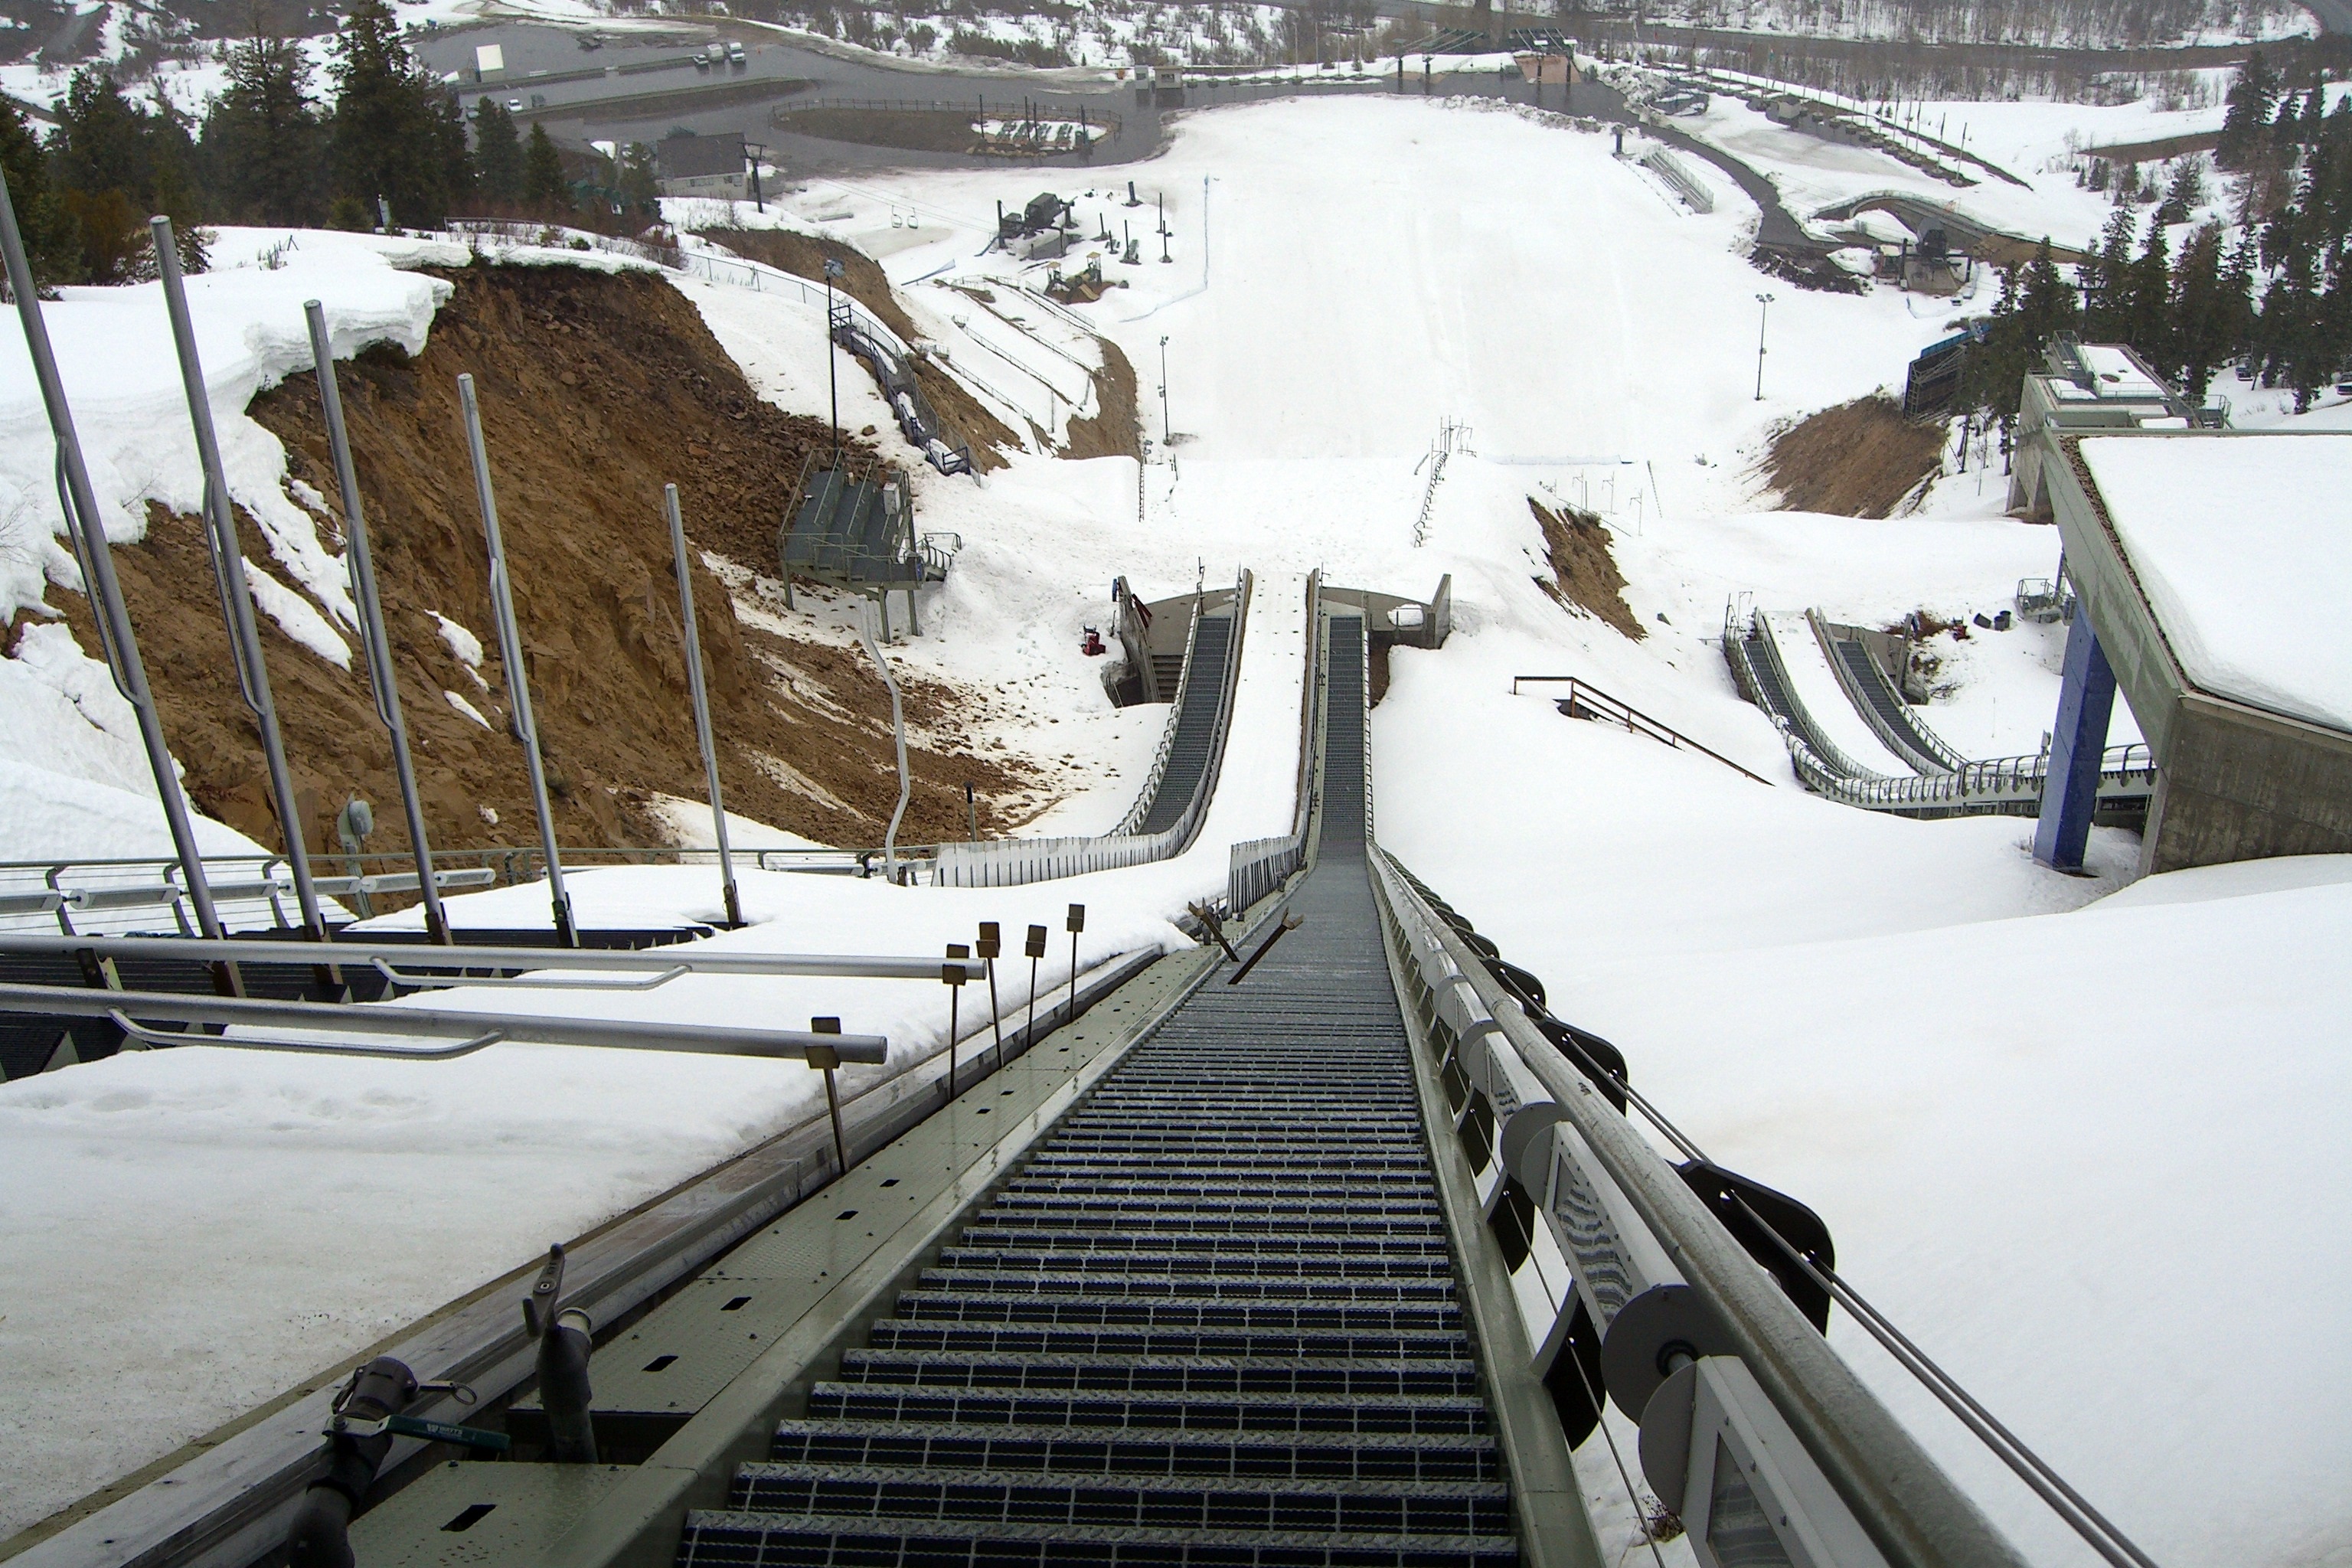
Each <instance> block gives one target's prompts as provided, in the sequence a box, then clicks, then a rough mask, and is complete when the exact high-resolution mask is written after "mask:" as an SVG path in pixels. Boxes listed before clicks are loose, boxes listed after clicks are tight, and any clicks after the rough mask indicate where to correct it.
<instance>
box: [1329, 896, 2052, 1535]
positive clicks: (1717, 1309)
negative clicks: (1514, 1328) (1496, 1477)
mask: <svg viewBox="0 0 2352 1568" xmlns="http://www.w3.org/2000/svg"><path fill="white" fill-rule="evenodd" d="M1372 868H1373V885H1374V888H1375V889H1376V892H1377V895H1378V898H1379V901H1380V904H1381V914H1382V920H1383V923H1384V925H1385V926H1386V928H1387V934H1388V937H1389V940H1390V942H1391V954H1392V963H1393V964H1394V966H1395V968H1396V971H1397V974H1398V980H1399V988H1400V990H1401V991H1402V993H1404V1000H1405V1002H1406V1008H1407V1013H1408V1015H1409V1022H1410V1023H1411V1024H1412V1026H1414V1033H1415V1034H1416V1035H1417V1037H1419V1042H1420V1044H1421V1046H1422V1047H1424V1048H1426V1050H1427V1051H1428V1052H1429V1053H1430V1055H1431V1056H1432V1057H1433V1058H1436V1060H1437V1061H1438V1062H1439V1063H1440V1064H1442V1066H1441V1068H1440V1075H1439V1076H1440V1079H1441V1082H1442V1085H1443V1088H1444V1097H1445V1100H1446V1102H1447V1104H1448V1105H1449V1106H1450V1108H1451V1110H1452V1112H1453V1115H1454V1130H1455V1131H1457V1132H1458V1133H1459V1134H1460V1136H1461V1137H1462V1139H1463V1142H1464V1152H1465V1154H1466V1155H1467V1156H1468V1159H1469V1163H1470V1166H1471V1168H1472V1170H1473V1172H1474V1173H1475V1180H1476V1184H1477V1191H1478V1195H1479V1198H1480V1201H1481V1202H1482V1204H1483V1205H1484V1207H1485V1211H1486V1215H1487V1216H1488V1218H1489V1220H1490V1222H1491V1224H1492V1226H1493V1228H1494V1230H1495V1232H1496V1238H1500V1237H1504V1236H1505V1235H1506V1233H1509V1234H1511V1235H1513V1236H1515V1237H1517V1243H1516V1245H1511V1246H1507V1247H1504V1261H1505V1262H1506V1263H1507V1265H1508V1266H1509V1269H1508V1271H1509V1275H1510V1279H1511V1284H1512V1287H1513V1292H1512V1293H1513V1303H1512V1304H1513V1306H1514V1307H1515V1308H1516V1310H1517V1313H1518V1315H1519V1318H1520V1321H1521V1322H1522V1323H1523V1324H1524V1325H1525V1328H1526V1331H1527V1343H1528V1346H1529V1347H1530V1348H1531V1349H1532V1351H1533V1352H1534V1353H1535V1355H1536V1356H1537V1358H1538V1368H1537V1370H1538V1372H1539V1373H1540V1372H1543V1371H1545V1370H1546V1369H1547V1368H1551V1369H1557V1368H1559V1365H1560V1364H1561V1363H1562V1362H1563V1361H1566V1362H1569V1363H1572V1364H1573V1368H1574V1370H1575V1371H1576V1372H1577V1373H1578V1375H1579V1376H1580V1377H1581V1378H1583V1379H1585V1380H1586V1382H1587V1384H1588V1388H1587V1392H1588V1394H1590V1397H1591V1399H1592V1401H1593V1402H1594V1405H1595V1407H1596V1408H1597V1405H1598V1403H1599V1402H1600V1401H1601V1399H1603V1398H1606V1399H1607V1400H1608V1401H1609V1402H1610V1403H1612V1404H1615V1405H1617V1406H1618V1408H1619V1409H1620V1410H1621V1411H1622V1412H1623V1413H1624V1414H1625V1415H1627V1416H1628V1417H1629V1418H1631V1419H1633V1420H1634V1421H1635V1422H1637V1423H1638V1424H1639V1425H1640V1426H1641V1428H1642V1431H1643V1440H1642V1445H1641V1462H1642V1464H1643V1468H1644V1470H1645V1472H1646V1473H1647V1474H1648V1476H1649V1479H1650V1480H1651V1482H1652V1484H1653V1485H1654V1487H1655V1488H1656V1489H1657V1490H1658V1493H1659V1495H1660V1497H1661V1498H1662V1500H1664V1506H1665V1508H1666V1509H1667V1510H1669V1511H1671V1512H1673V1513H1675V1514H1676V1515H1678V1516H1680V1518H1681V1519H1682V1521H1683V1522H1684V1523H1685V1525H1686V1526H1688V1527H1689V1528H1690V1529H1691V1531H1692V1533H1693V1535H1694V1537H1695V1538H1696V1539H1700V1540H1706V1541H1709V1542H1710V1543H1713V1542H1715V1541H1717V1539H1719V1538H1717V1536H1716V1535H1715V1534H1714V1532H1713V1531H1712V1530H1711V1529H1710V1519H1709V1517H1708V1515H1709V1514H1710V1512H1711V1510H1712V1505H1713V1502H1714V1501H1716V1500H1719V1499H1720V1497H1721V1493H1720V1492H1719V1491H1716V1490H1715V1489H1713V1488H1710V1487H1709V1486H1707V1485H1706V1481H1707V1479H1709V1477H1710V1476H1711V1475H1712V1467H1713V1465H1714V1463H1715V1454H1716V1451H1717V1449H1716V1445H1717V1443H1718V1442H1725V1443H1727V1444H1728V1445H1729V1448H1730V1451H1732V1452H1733V1453H1735V1454H1736V1455H1738V1456H1739V1457H1741V1458H1745V1459H1748V1460H1749V1461H1750V1464H1749V1465H1748V1466H1744V1467H1743V1468H1748V1476H1747V1477H1746V1478H1745V1479H1747V1480H1748V1484H1749V1486H1750V1487H1751V1488H1752V1489H1754V1490H1755V1492H1756V1496H1755V1499H1754V1500H1753V1501H1752V1502H1751V1503H1750V1504H1749V1506H1750V1507H1758V1506H1759V1505H1760V1511H1761V1518H1759V1517H1758V1516H1756V1515H1750V1516H1749V1521H1750V1523H1751V1524H1757V1525H1761V1524H1762V1520H1763V1519H1770V1518H1776V1519H1778V1520H1779V1521H1780V1525H1781V1527H1782V1529H1783V1530H1784V1531H1788V1532H1790V1534H1792V1535H1794V1536H1796V1537H1798V1538H1801V1539H1802V1540H1804V1541H1805V1542H1807V1543H1808V1545H1809V1546H1810V1547H1811V1551H1810V1552H1807V1553H1806V1554H1804V1555H1803V1556H1802V1557H1801V1559H1800V1560H1801V1561H1806V1562H1812V1563H1823V1564H1827V1563H1836V1564H1839V1565H1841V1568H1861V1565H1864V1564H1872V1565H1875V1564H1895V1565H1898V1568H1931V1565H1932V1568H2021V1561H2022V1560H2021V1558H2020V1557H2019V1556H2018V1554H2017V1552H2016V1551H2015V1549H2014V1548H2013V1547H2011V1545H2010V1543H2009V1542H2007V1541H2005V1540H2004V1539H2003V1538H2002V1537H2001V1536H2000V1532H1999V1531H1996V1530H1995V1529H1994V1527H1993V1526H1992V1524H1991V1523H1990V1521H1988V1520H1987V1519H1986V1518H1985V1517H1984V1515H1983V1514H1982V1512H1981V1511H1980V1510H1979V1509H1978V1508H1977V1506H1976V1504H1975V1503H1974V1501H1973V1500H1970V1499H1969V1497H1968V1496H1967V1495H1965V1494H1964V1493H1962V1492H1961V1491H1960V1489H1958V1486H1957V1485H1955V1484H1954V1483H1953V1481H1952V1480H1951V1479H1950V1478H1949V1477H1948V1476H1947V1475H1946V1474H1945V1473H1944V1471H1943V1470H1942V1468H1940V1467H1939V1466H1937V1463H1936V1462H1935V1461H1934V1460H1933V1459H1932V1458H1929V1457H1928V1455H1927V1451H1926V1450H1925V1449H1924V1448H1923V1447H1921V1446H1920V1444H1919V1442H1918V1440H1917V1439H1916V1437H1914V1436H1912V1435H1911V1433H1910V1432H1909V1431H1908V1430H1907V1429H1906V1428H1905V1427H1904V1426H1902V1425H1901V1424H1900V1423H1899V1422H1897V1421H1896V1419H1895V1416H1894V1415H1892V1413H1890V1412H1889V1411H1888V1410H1887V1409H1886V1407H1885V1405H1883V1404H1881V1403H1880V1401H1879V1400H1878V1398H1877V1396H1876V1395H1875V1394H1873V1393H1872V1392H1871V1391H1870V1390H1869V1389H1868V1388H1866V1387H1865V1386H1864V1384H1863V1383H1862V1381H1861V1380H1860V1378H1859V1377H1858V1376H1856V1374H1855V1373H1854V1372H1853V1369H1852V1368H1851V1367H1850V1366H1848V1365H1847V1364H1846V1363H1845V1362H1844V1361H1843V1359H1841V1358H1840V1357H1839V1356H1838V1355H1837V1354H1836V1352H1833V1351H1832V1350H1831V1349H1830V1347H1829V1343H1828V1342H1827V1340H1826V1339H1824V1338H1823V1336H1822V1333H1821V1332H1820V1331H1817V1330H1816V1329H1815V1328H1814V1326H1813V1325H1812V1323H1811V1322H1809V1321H1806V1319H1805V1318H1804V1316H1803V1315H1802V1314H1801V1312H1800V1311H1799V1310H1798V1308H1797V1306H1796V1304H1795V1303H1794V1302H1793V1301H1792V1300H1790V1297H1789V1296H1788V1294H1786V1292H1785V1291H1784V1290H1783V1289H1782V1288H1781V1286H1780V1284H1779V1283H1777V1282H1776V1281H1775V1280H1774V1279H1773V1278H1772V1276H1771V1275H1770V1274H1768V1273H1767V1272H1766V1271H1765V1270H1764V1268H1761V1267H1759V1264H1758V1263H1757V1261H1756V1260H1755V1259H1754V1258H1751V1257H1750V1256H1749V1254H1748V1251H1747V1250H1746V1248H1745V1247H1742V1246H1741V1244H1740V1243H1739V1242H1738V1240H1736V1239H1735V1238H1734V1237H1733V1236H1732V1235H1731V1233H1730V1232H1729V1231H1728V1230H1727V1229H1726V1228H1725V1226H1724V1224H1723V1223H1722V1222H1721V1221H1720V1220H1719V1219H1718V1218H1717V1216H1716V1215H1713V1214H1711V1213H1710V1212H1709V1211H1708V1210H1707V1208H1706V1206H1705V1205H1704V1204H1703V1203H1702V1202H1701V1200H1700V1198H1699V1197H1698V1196H1697V1194H1696V1193H1695V1192H1694V1190H1693V1188H1692V1187H1691V1186H1690V1185H1689V1184H1687V1183H1685V1180H1684V1179H1683V1176H1682V1174H1681V1173H1679V1172H1677V1171H1676V1170H1675V1169H1674V1168H1673V1167H1671V1166H1669V1165H1668V1164H1667V1163H1665V1161H1664V1160H1663V1159H1661V1158H1660V1157H1659V1155H1658V1153H1657V1152H1655V1151H1654V1149H1653V1148H1652V1146H1651V1145H1650V1143H1649V1142H1647V1141H1646V1139H1645V1138H1644V1137H1643V1135H1642V1134H1641V1133H1640V1132H1639V1131H1636V1130H1635V1129H1634V1128H1633V1126H1632V1124H1631V1123H1630V1122H1628V1121H1626V1119H1625V1118H1624V1116H1623V1115H1622V1114H1621V1113H1620V1112H1619V1111H1618V1110H1615V1109H1613V1108H1612V1102H1611V1100H1610V1098H1609V1097H1608V1096H1607V1095H1606V1094H1604V1092H1603V1091H1602V1090H1603V1089H1605V1088H1608V1087H1612V1086H1611V1085H1596V1082H1595V1080H1594V1079H1592V1078H1591V1077H1590V1076H1588V1075H1587V1074H1586V1073H1584V1072H1582V1071H1580V1069H1579V1068H1578V1067H1577V1066H1575V1065H1573V1064H1571V1062H1570V1059H1569V1058H1568V1057H1566V1056H1565V1055H1563V1054H1562V1051H1561V1049H1560V1048H1559V1047H1555V1046H1554V1045H1553V1044H1552V1043H1551V1041H1550V1040H1549V1038H1547V1037H1546V1035H1545V1033H1544V1032H1542V1031H1540V1030H1538V1027H1537V1026H1536V1024H1535V1021H1534V1020H1533V1018H1531V1017H1530V1016H1529V1014H1528V1011H1527V1009H1526V1006H1525V1005H1524V1004H1523V1003H1522V1001H1521V1000H1520V999H1519V998H1517V997H1516V996H1515V995H1514V994H1512V992H1511V991H1510V990H1509V989H1508V988H1507V987H1506V986H1504V985H1503V984H1501V983H1500V982H1499V981H1498V980H1496V977H1495V975H1494V973H1492V972H1491V971H1490V970H1489V968H1488V967H1487V964H1486V961H1485V960H1484V959H1483V958H1481V957H1480V955H1479V954H1478V953H1477V952H1475V951H1474V950H1473V949H1472V948H1471V947H1470V946H1469V945H1468V944H1467V943H1466V942H1464V941H1463V939H1462V937H1461V936H1460V935H1459V934H1458V933H1457V932H1456V931H1454V930H1453V929H1452V928H1451V927H1449V926H1448V925H1447V923H1446V922H1445V921H1443V920H1441V919H1440V918H1438V916H1437V915H1436V914H1435V913H1434V912H1433V910H1431V908H1430V907H1429V906H1428V904H1427V903H1426V902H1425V901H1424V900H1423V898H1422V896H1421V895H1420V894H1419V892H1418V891H1416V889H1414V888H1413V887H1412V885H1410V883H1409V880H1408V879H1407V878H1406V877H1405V876H1404V875H1403V874H1402V868H1401V867H1399V866H1397V865H1396V864H1395V862H1393V861H1392V860H1391V858H1389V857H1388V856H1387V855H1386V854H1385V852H1376V853H1375V854H1374V855H1373V857H1372ZM1613 1087H1615V1088H1617V1089H1620V1090H1621V1091H1622V1089H1623V1085H1622V1079H1621V1080H1616V1081H1615V1083H1614V1085H1613ZM1514 1254H1516V1256H1513V1255H1514ZM1580 1335H1581V1336H1589V1337H1591V1338H1597V1341H1598V1343H1597V1346H1595V1345H1593V1344H1591V1343H1588V1342H1585V1341H1584V1340H1583V1339H1580ZM1596 1349H1597V1352H1598V1353H1597V1355H1596V1354H1595V1353H1594V1352H1595V1350H1596ZM1569 1386H1570V1387H1571V1388H1573V1387H1574V1386H1575V1384H1569ZM1563 1408H1566V1403H1565V1402H1563ZM1766 1454H1769V1455H1770V1456H1771V1458H1772V1461H1773V1462H1772V1463H1771V1464H1769V1465H1765V1466H1762V1467H1761V1468H1757V1467H1755V1466H1754V1465H1753V1463H1752V1461H1753V1460H1755V1459H1757V1458H1762V1457H1763V1456H1764V1455H1766ZM1662 1472H1664V1473H1662ZM1682 1480H1687V1481H1688V1482H1689V1485H1688V1487H1687V1489H1685V1486H1683V1485H1678V1484H1676V1483H1677V1482H1678V1481H1682ZM1720 1484H1721V1483H1720V1482H1717V1486H1719V1485H1720ZM1711 1493H1712V1497H1711V1495H1710V1494H1711ZM1736 1521H1737V1514H1736V1512H1735V1513H1734V1514H1732V1515H1727V1518H1726V1519H1725V1521H1724V1523H1725V1525H1726V1526H1727V1527H1729V1526H1732V1525H1733V1524H1735V1523H1736ZM1763 1528H1766V1529H1768V1530H1769V1526H1763ZM1703 1560H1704V1559H1703ZM1761 1560H1763V1559H1760V1558H1759V1561H1761ZM1770 1560H1772V1561H1780V1560H1782V1558H1781V1557H1780V1556H1775V1557H1773V1558H1772V1559H1770ZM1742 1561H1746V1559H1745V1558H1743V1559H1742Z"/></svg>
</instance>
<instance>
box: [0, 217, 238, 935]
mask: <svg viewBox="0 0 2352 1568" xmlns="http://www.w3.org/2000/svg"><path fill="white" fill-rule="evenodd" d="M0 259H5V263H6V266H7V268H8V287H9V289H10V290H11V291H12V292H14V293H15V295H16V314H17V316H18V318H19V319H20V321H22V322H23V325H24V329H25V347H26V350H28V351H29V352H30V353H31V355H32V359H33V375H34V378H35V379H36V380H37V381H38V382H39V383H40V384H41V402H42V404H43V405H45V406H46V407H47V410H48V416H49V429H50V430H51V431H52V432H53V433H54V434H55V436H56V437H57V444H58V507H59V508H60V509H62V510H63V511H64V512H65V520H66V537H67V539H68V541H70V542H72V545H73V550H74V556H75V558H76V559H77V560H78V561H79V562H80V563H81V574H82V584H83V586H84V587H85V588H87V589H88V590H89V600H90V610H91V612H92V617H93V618H94V619H95V620H96V622H97V623H98V641H99V647H100V652H102V653H103V654H104V655H105V658H106V663H107V668H108V670H109V671H110V673H111V674H112V675H113V677H114V685H115V689H117V690H119V691H121V693H122V699H123V700H124V701H126V702H128V703H130V704H131V711H132V712H134V713H136V714H137V715H138V716H139V739H140V741H141V742H142V744H144V745H145V747H146V749H147V765H148V767H149V768H150V769H151V770H152V772H153V773H154V775H155V795H156V798H157V799H158V800H160V801H161V802H162V803H163V820H164V822H165V823H166V824H167V825H168V826H170V828H171V830H172V847H173V851H174V852H176V853H177V854H178V856H179V858H180V874H181V875H182V876H184V878H186V879H187V888H188V901H189V902H190V903H191V904H193V905H194V906H195V910H196V924H197V926H198V927H199V929H201V930H202V931H203V932H204V934H205V935H206V936H208V937H217V936H219V935H221V934H222V933H221V921H220V911H219V910H216V909H215V908H214V907H213V893H212V884H211V883H210V882H208V881H206V880H205V863H204V859H203V858H202V857H201V856H200V855H199V854H198V853H197V851H196V834H195V826H194V823H192V822H191V821H190V820H189V818H188V800H187V796H186V795H184V794H182V793H181V790H180V775H179V773H177V772H176V771H175V770H174V769H173V766H172V749H171V747H170V746H169V745H168V744H167V743H165V742H164V739H163V719H162V718H161V717H160V716H159V715H158V714H157V713H156V711H155V694H154V692H153V691H152V689H149V687H148V685H147V667H146V665H145V664H144V663H143V662H142V660H141V659H140V657H139V639H138V637H136V636H134V635H133V634H132V632H131V613H130V611H129V610H127V609H126V608H124V606H123V603H122V584H121V583H120V582H118V581H117V580H116V579H115V575H114V555H113V552H112V551H111V550H110V548H109V547H108V545H107V542H106V525H105V523H104V522H103V521H100V517H99V510H98V493H97V492H96V491H95V490H93V489H91V488H90V483H89V468H88V466H87V465H85V464H84V463H83V461H82V456H81V437H79V435H77V434H76V433H75V431H74V422H73V410H72V409H71V408H70V407H69V406H68V405H67V403H66V389H65V383H64V382H63V381H62V380H60V379H59V378H58V360H57V354H56V353H55V352H54V351H53V350H52V349H51V348H50V347H49V329H48V323H47V322H46V321H43V320H42V319H41V297H40V293H39V291H38V286H37V284H36V283H35V281H34V279H33V267H32V263H31V262H29V261H27V260H26V258H25V237H24V234H23V233H22V231H20V230H19V229H18V228H17V226H16V204H15V203H14V202H13V201H11V200H10V199H9V195H8V190H7V182H5V180H0Z"/></svg>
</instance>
